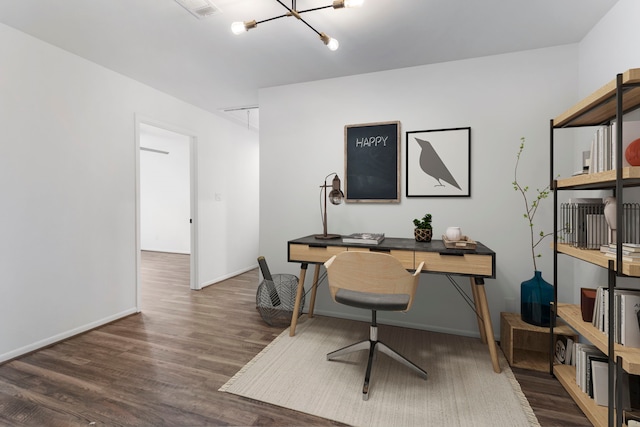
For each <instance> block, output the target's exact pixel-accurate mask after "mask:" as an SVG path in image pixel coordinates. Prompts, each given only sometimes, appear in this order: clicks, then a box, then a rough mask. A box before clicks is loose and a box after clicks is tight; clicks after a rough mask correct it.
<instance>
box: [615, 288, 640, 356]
mask: <svg viewBox="0 0 640 427" xmlns="http://www.w3.org/2000/svg"><path fill="white" fill-rule="evenodd" d="M639 310H640V292H632V291H630V292H629V293H622V295H621V297H620V311H621V312H620V323H621V325H620V341H621V342H620V343H621V344H622V345H625V346H628V347H634V348H640V321H639V320H640V319H639V318H638V311H639Z"/></svg>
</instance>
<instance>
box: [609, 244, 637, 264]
mask: <svg viewBox="0 0 640 427" xmlns="http://www.w3.org/2000/svg"><path fill="white" fill-rule="evenodd" d="M600 251H601V252H603V253H604V254H605V255H606V256H608V257H610V258H614V259H615V258H616V255H617V253H616V251H617V247H616V244H615V243H612V244H609V245H603V246H601V247H600ZM622 260H623V261H627V262H638V261H640V244H638V243H623V244H622Z"/></svg>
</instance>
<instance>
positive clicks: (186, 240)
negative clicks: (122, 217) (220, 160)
mask: <svg viewBox="0 0 640 427" xmlns="http://www.w3.org/2000/svg"><path fill="white" fill-rule="evenodd" d="M190 139H191V138H190V137H189V136H187V135H182V134H179V133H176V132H172V131H168V130H165V129H160V128H157V127H153V126H150V125H146V124H141V125H140V147H141V149H140V248H141V249H142V250H148V251H159V252H173V253H182V254H189V253H190V252H191V238H190V237H191V236H190V233H191V225H190V224H189V219H190V218H191V204H190V196H191V183H190V178H191V176H190V171H189V161H190V158H189V144H190ZM143 148H149V149H151V150H157V151H149V150H143Z"/></svg>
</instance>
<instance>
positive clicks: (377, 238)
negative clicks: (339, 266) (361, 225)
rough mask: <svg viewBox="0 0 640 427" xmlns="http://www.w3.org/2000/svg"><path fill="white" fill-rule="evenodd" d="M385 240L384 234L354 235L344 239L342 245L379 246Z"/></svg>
mask: <svg viewBox="0 0 640 427" xmlns="http://www.w3.org/2000/svg"><path fill="white" fill-rule="evenodd" d="M383 240H384V233H353V234H350V235H348V236H344V237H343V238H342V243H355V244H362V245H377V244H378V243H380V242H382V241H383Z"/></svg>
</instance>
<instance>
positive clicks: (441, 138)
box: [406, 127, 471, 197]
mask: <svg viewBox="0 0 640 427" xmlns="http://www.w3.org/2000/svg"><path fill="white" fill-rule="evenodd" d="M406 144H407V150H406V153H407V166H406V168H407V197H471V128H470V127H465V128H452V129H435V130H420V131H410V132H407V133H406Z"/></svg>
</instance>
